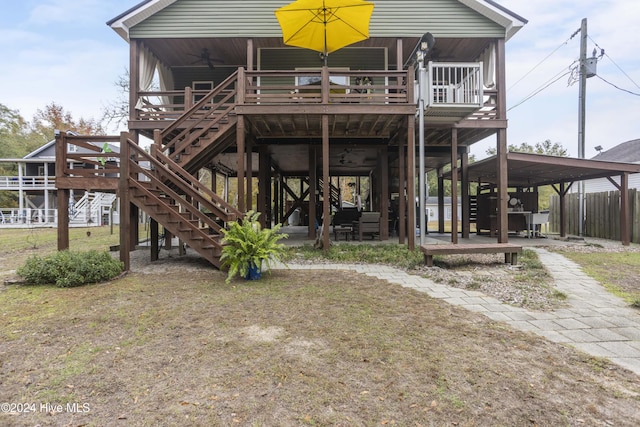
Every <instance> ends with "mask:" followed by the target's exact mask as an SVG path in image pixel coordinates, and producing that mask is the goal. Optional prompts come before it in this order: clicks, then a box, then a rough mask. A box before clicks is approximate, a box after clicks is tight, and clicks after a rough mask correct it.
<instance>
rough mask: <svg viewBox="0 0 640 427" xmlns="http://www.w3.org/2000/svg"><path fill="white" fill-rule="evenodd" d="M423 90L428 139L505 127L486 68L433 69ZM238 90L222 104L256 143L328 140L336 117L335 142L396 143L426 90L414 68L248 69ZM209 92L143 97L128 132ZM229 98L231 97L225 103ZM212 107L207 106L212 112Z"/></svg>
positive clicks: (466, 137) (239, 75)
mask: <svg viewBox="0 0 640 427" xmlns="http://www.w3.org/2000/svg"><path fill="white" fill-rule="evenodd" d="M428 66H429V68H428V72H427V73H426V76H427V79H426V82H424V83H423V89H422V93H423V96H424V100H425V101H424V102H425V110H424V111H425V137H426V139H427V141H428V143H429V144H432V145H445V144H446V143H447V141H448V140H449V137H448V136H449V135H450V129H451V128H453V127H458V128H459V129H460V131H459V140H460V143H461V144H471V143H473V142H476V141H477V140H479V139H482V138H484V137H486V136H488V135H489V134H491V133H493V132H494V131H495V129H496V128H498V127H502V126H503V125H504V122H503V121H502V120H498V117H497V108H496V105H497V102H496V100H497V93H496V91H489V90H486V89H484V88H483V84H482V63H436V62H430V63H429V64H428ZM234 75H235V76H236V77H235V78H236V82H235V84H234V85H233V90H232V91H227V92H226V93H225V92H221V93H220V94H218V95H217V97H216V99H215V102H218V103H220V101H221V100H222V101H223V102H222V103H220V105H222V106H223V108H226V109H229V110H230V111H231V112H232V113H233V114H236V115H242V116H243V117H244V118H245V119H246V121H247V129H248V130H249V132H250V133H252V135H253V136H254V137H255V138H256V139H257V140H269V139H278V140H283V139H285V140H287V141H290V142H292V141H296V140H309V139H310V138H320V137H321V128H322V127H321V118H322V116H323V115H327V116H329V129H330V137H331V138H334V139H335V138H349V139H351V140H353V139H359V140H361V141H362V142H365V141H367V140H379V139H385V140H389V139H391V137H392V136H393V135H394V133H396V132H397V131H398V129H401V128H402V127H404V126H405V125H406V120H407V117H408V116H413V115H415V114H416V112H417V102H418V99H419V94H420V88H419V86H418V81H417V80H416V78H415V73H414V70H413V69H412V68H410V69H407V70H402V71H388V70H385V71H372V70H367V71H366V72H364V71H358V70H340V69H331V68H327V67H324V68H322V69H318V70H310V71H301V70H295V71H274V70H263V71H246V70H245V69H244V68H239V69H238V70H237V72H236V73H234ZM208 93H209V90H206V89H203V90H198V89H195V90H194V89H192V88H191V87H186V88H185V89H184V90H172V91H145V92H139V93H138V95H139V97H138V103H137V105H138V108H136V109H135V113H134V116H133V117H132V120H131V121H130V122H129V128H130V129H135V130H140V131H142V132H143V133H144V132H149V133H150V132H151V131H152V130H154V129H164V128H166V127H167V126H169V125H171V123H173V122H174V121H175V120H177V119H179V118H180V117H181V116H182V114H183V113H184V112H185V111H188V110H189V109H190V108H192V107H193V105H194V104H195V103H197V101H198V100H199V99H201V98H202V97H204V96H206V95H207V94H208ZM225 98H226V99H225ZM205 108H206V107H205Z"/></svg>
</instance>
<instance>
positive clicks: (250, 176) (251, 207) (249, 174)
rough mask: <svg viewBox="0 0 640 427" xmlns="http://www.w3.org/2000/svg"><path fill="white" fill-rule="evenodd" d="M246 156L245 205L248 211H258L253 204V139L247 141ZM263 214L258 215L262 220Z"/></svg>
mask: <svg viewBox="0 0 640 427" xmlns="http://www.w3.org/2000/svg"><path fill="white" fill-rule="evenodd" d="M246 158H247V202H246V205H245V206H246V209H247V210H248V211H250V210H256V209H257V210H258V211H260V209H259V208H257V207H255V206H254V205H253V141H252V140H251V139H249V141H247V157H246ZM258 191H259V190H258ZM264 215H265V214H264V213H263V214H262V215H260V216H261V217H263V218H262V220H264Z"/></svg>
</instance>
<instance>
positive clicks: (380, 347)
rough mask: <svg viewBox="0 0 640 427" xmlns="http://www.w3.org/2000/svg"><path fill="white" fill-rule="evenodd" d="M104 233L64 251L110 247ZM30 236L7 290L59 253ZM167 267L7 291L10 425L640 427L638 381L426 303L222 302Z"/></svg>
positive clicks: (288, 287) (336, 289)
mask: <svg viewBox="0 0 640 427" xmlns="http://www.w3.org/2000/svg"><path fill="white" fill-rule="evenodd" d="M99 230H101V229H92V233H91V236H87V235H86V232H85V233H84V234H83V233H82V232H80V231H79V232H78V234H77V235H74V236H72V241H71V248H72V249H82V250H85V249H96V247H95V245H98V243H99V245H98V246H100V245H102V244H103V242H105V243H106V242H110V239H111V237H110V235H109V233H108V227H107V228H106V232H105V233H104V235H103V234H102V231H99ZM0 233H2V234H0V236H2V237H1V238H2V239H4V238H5V237H6V236H7V235H5V234H4V230H2V231H1V232H0ZM23 233H25V236H23V238H22V239H21V238H20V237H19V236H17V235H16V236H14V237H12V239H11V241H12V242H13V243H11V248H10V249H4V248H5V246H4V245H3V249H0V257H1V258H2V268H0V270H1V272H0V274H2V275H4V276H5V277H6V276H10V275H11V273H10V271H9V270H12V269H15V267H17V265H16V264H18V265H19V261H20V259H26V257H27V256H28V255H29V254H32V253H38V254H43V253H46V252H48V251H53V250H55V237H54V238H53V239H52V243H51V242H50V241H49V239H48V238H45V233H42V234H40V235H39V238H40V241H39V242H40V243H39V244H38V245H37V248H35V249H34V248H33V247H32V246H31V245H30V244H28V243H27V242H26V236H28V233H29V231H23ZM54 236H55V234H54ZM102 239H104V241H103V240H102ZM8 241H9V240H8ZM115 241H116V242H117V232H116V233H115ZM21 242H22V243H21ZM45 242H49V243H45ZM108 244H113V243H108ZM21 245H22V246H21ZM6 247H9V245H8V246H6ZM103 247H104V246H103ZM97 249H100V247H98V248H97ZM137 255H138V254H136V256H137ZM162 255H163V258H162V259H161V260H160V261H158V262H156V263H153V264H144V265H143V266H142V267H140V268H137V269H135V270H134V271H133V272H131V273H130V274H128V275H126V276H125V277H123V278H121V279H118V280H114V281H111V282H108V283H102V284H96V285H89V286H84V287H80V288H65V289H62V288H56V287H53V286H37V287H26V286H20V285H9V286H1V285H0V316H1V317H2V322H1V323H0V402H9V403H15V404H16V405H14V407H13V409H15V410H14V411H13V412H10V411H9V412H7V411H4V408H5V407H4V406H3V411H2V413H0V425H7V426H34V425H43V426H45V425H46V426H68V425H74V426H77V425H86V426H112V425H113V426H124V425H126V426H155V425H163V426H184V425H194V426H229V425H239V426H274V425H277V426H305V425H309V426H335V425H338V426H376V425H401V426H452V425H457V426H574V425H585V426H597V425H616V426H636V425H638V424H639V423H640V412H639V411H638V408H639V407H640V381H639V378H638V376H637V375H635V374H632V373H630V372H628V371H625V370H623V369H621V368H618V367H617V366H615V365H612V364H610V363H608V362H607V361H605V360H603V359H599V358H593V357H590V356H587V355H585V354H583V353H579V352H577V351H575V350H573V349H571V348H568V347H565V346H562V345H558V344H554V343H550V342H547V341H545V340H544V339H542V338H538V337H536V336H533V335H530V334H525V333H521V332H518V331H515V330H513V329H510V328H509V327H507V326H505V325H503V324H501V323H497V322H493V321H490V320H488V319H487V318H485V317H483V316H481V315H478V314H475V313H470V312H467V311H465V310H463V309H459V308H456V307H453V306H450V305H447V304H446V303H444V302H442V301H439V300H434V299H432V298H430V297H429V296H428V295H426V294H424V293H420V292H417V291H415V290H412V289H407V288H402V287H400V286H397V285H390V284H389V283H387V282H385V281H382V280H378V279H374V278H371V277H367V276H363V275H359V274H356V273H353V272H346V271H310V270H309V271H301V270H278V271H274V272H273V273H271V274H266V275H263V279H262V280H260V281H255V282H247V281H244V280H240V279H238V280H234V281H232V282H231V283H229V284H225V277H226V274H225V273H224V272H220V271H217V270H215V269H214V268H212V267H211V266H209V265H207V264H206V263H203V262H202V261H201V260H200V259H198V258H195V257H176V256H174V255H173V254H167V252H166V251H163V252H162ZM143 257H148V253H144V254H143ZM18 404H27V405H28V406H25V405H20V406H19V405H18ZM47 404H49V405H47ZM58 405H60V406H58ZM27 407H28V411H29V412H28V413H24V412H25V408H27ZM18 408H20V409H21V411H22V413H18V410H17V409H18ZM10 409H11V408H10ZM31 409H33V410H31ZM58 409H59V410H58Z"/></svg>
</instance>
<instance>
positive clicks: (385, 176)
mask: <svg viewBox="0 0 640 427" xmlns="http://www.w3.org/2000/svg"><path fill="white" fill-rule="evenodd" d="M379 169H380V175H381V176H380V183H381V184H382V188H381V192H380V240H389V152H388V147H387V146H386V145H385V146H384V147H380V168H379Z"/></svg>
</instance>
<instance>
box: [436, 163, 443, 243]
mask: <svg viewBox="0 0 640 427" xmlns="http://www.w3.org/2000/svg"><path fill="white" fill-rule="evenodd" d="M436 171H437V174H438V233H440V234H444V170H443V169H442V168H438V169H436Z"/></svg>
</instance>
